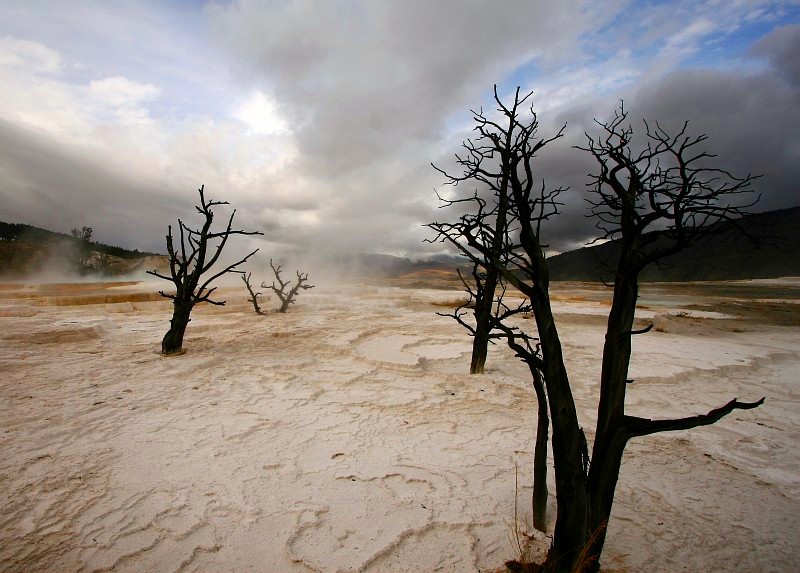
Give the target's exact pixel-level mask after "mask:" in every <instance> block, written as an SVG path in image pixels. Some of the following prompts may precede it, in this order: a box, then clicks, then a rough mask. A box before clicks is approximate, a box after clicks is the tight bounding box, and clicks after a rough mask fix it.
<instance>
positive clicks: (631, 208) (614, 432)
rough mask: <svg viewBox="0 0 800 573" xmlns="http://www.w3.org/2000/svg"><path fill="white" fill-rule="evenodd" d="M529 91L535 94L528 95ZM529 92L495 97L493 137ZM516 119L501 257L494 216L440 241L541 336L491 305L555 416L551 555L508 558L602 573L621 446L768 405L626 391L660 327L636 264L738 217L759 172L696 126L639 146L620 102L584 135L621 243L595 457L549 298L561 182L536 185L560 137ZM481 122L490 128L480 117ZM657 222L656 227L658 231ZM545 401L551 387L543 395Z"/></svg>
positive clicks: (596, 198)
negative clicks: (678, 412) (641, 351)
mask: <svg viewBox="0 0 800 573" xmlns="http://www.w3.org/2000/svg"><path fill="white" fill-rule="evenodd" d="M529 95H530V94H529ZM526 97H527V96H525V97H523V98H520V96H519V90H517V92H516V96H515V98H514V102H513V104H512V105H510V106H505V105H504V104H503V103H502V102H501V101H500V100H499V99H498V98H497V97H495V100H496V102H497V104H498V111H499V112H500V116H501V117H503V118H505V120H504V121H503V124H502V126H501V125H500V124H498V123H497V122H495V123H494V124H493V125H494V129H495V130H496V133H497V135H496V136H495V137H494V139H493V140H492V141H502V140H503V138H504V136H505V137H506V138H507V139H510V138H508V131H510V129H509V127H506V126H519V120H518V119H517V118H516V116H517V109H518V107H519V104H520V103H521V102H523V101H525V99H526ZM531 114H532V118H533V119H532V121H528V122H526V124H525V125H524V126H521V127H518V128H519V132H518V133H517V135H516V136H515V137H514V139H513V141H514V142H517V143H518V145H515V146H511V147H507V148H504V150H503V151H504V153H505V156H506V160H505V162H504V166H505V167H504V169H505V170H506V174H505V175H506V176H507V178H508V181H509V183H508V187H507V189H508V193H509V194H508V197H507V201H508V210H507V213H508V218H507V224H506V226H505V233H504V237H503V243H504V245H505V247H504V249H503V251H502V256H499V255H498V254H497V251H495V250H493V246H492V244H491V243H490V242H487V237H492V232H493V229H494V227H493V225H492V221H491V220H488V219H486V218H481V217H476V216H474V215H472V216H467V217H466V218H465V217H462V218H461V221H460V223H458V224H453V225H450V226H445V227H443V228H442V232H443V233H442V234H443V238H444V239H445V240H448V241H450V242H451V243H452V244H455V245H456V246H457V247H458V245H459V244H463V245H465V246H464V247H463V248H461V252H462V253H464V254H465V255H466V256H467V257H470V253H472V252H475V253H478V255H477V256H474V255H473V260H474V259H476V258H477V259H480V258H482V259H483V260H484V261H487V262H488V263H489V264H491V265H492V267H494V268H495V269H496V270H497V272H498V273H499V274H500V275H501V276H502V277H503V279H504V280H505V281H506V282H507V283H508V285H509V286H511V287H514V288H516V289H517V290H519V291H520V292H521V293H522V295H524V296H525V297H526V299H527V305H528V306H529V308H530V310H532V312H533V318H534V321H535V323H536V330H537V333H536V338H534V337H533V336H531V335H528V334H526V333H524V332H521V331H520V330H519V329H518V328H516V327H513V326H509V324H508V320H507V319H508V318H509V317H510V316H511V315H513V314H515V313H516V312H518V310H517V309H513V308H507V307H501V308H499V309H498V311H496V312H495V313H494V314H493V320H492V327H493V329H494V330H495V331H497V332H500V333H502V334H504V335H505V337H506V340H507V342H508V344H509V346H510V347H511V348H512V349H513V350H514V351H515V352H516V354H517V356H519V357H520V358H521V359H522V360H524V361H525V362H526V363H527V364H528V366H529V368H530V370H531V373H532V378H533V381H534V384H536V383H537V380H539V381H540V382H541V384H542V385H543V386H544V393H543V394H544V399H545V400H546V402H545V403H546V404H547V408H548V410H549V413H550V419H551V422H552V445H553V464H554V473H555V489H556V499H557V503H556V508H557V511H556V523H555V529H554V532H553V541H552V545H551V547H550V551H549V552H548V555H547V558H546V561H545V563H544V564H541V565H524V564H521V563H515V562H510V563H509V566H510V567H512V568H514V570H518V571H525V570H527V571H553V572H558V573H561V572H572V571H575V570H582V571H596V570H598V569H599V558H600V554H601V552H602V548H603V544H604V542H605V536H606V526H607V523H608V519H609V517H610V514H611V507H612V504H613V499H614V491H615V488H616V484H617V480H618V476H619V471H620V465H621V460H622V455H623V452H624V449H625V446H626V444H627V442H628V441H629V440H630V439H631V438H633V437H639V436H646V435H649V434H653V433H658V432H665V431H673V430H686V429H690V428H694V427H697V426H702V425H708V424H713V423H715V422H717V421H719V420H720V419H721V418H723V417H724V416H726V415H728V414H730V413H731V412H733V411H734V410H747V409H751V408H756V407H758V406H759V405H761V404H762V403H763V401H764V399H763V398H762V399H760V400H758V401H755V402H740V401H739V400H738V399H733V400H730V401H729V402H728V403H726V404H724V405H722V406H720V407H718V408H715V409H713V410H711V411H709V412H707V413H705V414H699V415H695V416H689V417H685V418H675V419H663V420H651V419H648V418H643V417H638V416H633V415H630V414H627V413H626V412H625V392H626V389H627V386H628V384H629V382H630V380H629V378H628V368H629V365H630V358H631V340H632V337H633V336H635V335H639V334H644V333H646V332H648V331H650V330H651V328H652V326H648V327H646V328H642V329H639V330H636V329H634V328H633V321H634V314H635V310H636V300H637V297H638V277H639V273H640V272H641V271H642V269H644V268H645V267H646V266H647V265H649V264H653V263H656V262H658V261H660V260H662V259H663V258H665V257H668V256H670V255H672V254H674V253H677V252H679V251H680V250H682V249H685V248H687V247H688V246H691V245H693V244H696V242H697V241H698V240H699V239H700V238H702V237H703V236H705V235H707V234H709V233H719V232H722V231H723V230H727V229H730V228H731V227H736V226H737V222H736V221H737V218H739V217H740V216H741V215H743V214H745V213H747V209H748V207H751V206H752V205H753V204H755V202H756V201H757V199H756V200H755V201H750V200H743V198H742V196H743V195H745V194H749V193H752V192H753V191H752V188H751V184H752V182H753V180H754V179H755V178H754V177H752V176H750V175H748V176H746V177H741V178H739V177H735V176H734V175H732V174H731V173H729V172H727V171H724V170H722V169H718V168H709V167H705V166H704V165H706V164H707V161H708V160H709V159H710V158H712V157H713V155H711V154H709V153H707V152H705V151H701V150H700V146H701V145H702V144H703V143H704V142H705V141H706V139H707V137H706V136H705V135H700V136H696V137H690V136H687V135H686V130H687V125H686V124H684V126H683V128H682V129H681V130H679V131H678V133H677V134H676V135H670V134H669V132H667V131H666V130H664V129H662V128H661V126H659V125H658V124H656V126H655V128H651V127H650V125H649V124H647V123H646V122H645V139H646V142H645V144H644V148H643V150H642V151H639V152H636V151H634V150H633V148H632V145H631V141H632V137H633V129H632V128H631V127H630V126H627V125H625V122H626V119H627V115H626V113H625V111H624V109H623V108H622V107H620V109H619V110H618V111H617V112H616V114H615V116H614V119H613V120H612V121H610V122H608V123H602V122H598V125H599V127H600V132H601V135H600V136H597V137H592V136H589V135H587V140H588V143H587V145H586V146H585V147H582V148H580V149H583V150H585V151H587V152H588V153H591V154H592V156H593V157H594V158H595V160H596V161H597V165H598V170H599V172H598V173H597V174H594V175H592V181H591V185H590V187H591V197H592V199H590V202H591V205H592V208H591V214H592V216H593V217H594V218H595V220H596V221H597V226H598V228H599V229H600V230H601V235H600V238H603V239H608V240H616V241H619V243H620V246H621V249H620V254H619V257H618V260H617V262H616V265H615V282H614V296H613V301H612V306H611V310H610V312H609V317H608V324H607V329H606V337H605V345H604V349H603V365H602V373H601V379H600V401H599V404H598V421H597V426H596V433H595V440H594V444H593V449H592V456H591V459H590V457H589V447H588V444H587V441H586V437H585V435H584V432H583V430H582V428H581V425H580V421H579V419H578V414H577V410H576V407H575V400H574V398H573V395H572V389H571V386H570V382H569V377H568V373H567V370H566V368H565V365H564V357H563V353H562V345H561V340H560V337H559V334H558V329H557V324H556V320H555V318H554V316H553V311H552V306H551V302H550V293H549V287H550V279H549V272H548V268H547V262H546V258H545V247H546V243H545V242H544V241H543V235H542V230H543V226H544V225H543V224H544V223H546V222H547V221H548V220H549V219H551V218H552V217H553V216H555V215H557V214H558V212H559V211H558V205H559V204H558V202H557V197H558V195H559V194H560V193H561V191H563V190H562V189H554V190H549V191H548V190H547V188H546V186H545V185H544V183H542V184H541V186H538V185H535V183H534V177H533V173H534V172H533V166H532V159H533V157H534V155H535V150H536V149H537V148H540V147H541V146H542V145H544V144H546V143H548V142H549V141H552V140H553V139H556V138H557V137H559V136H560V135H561V132H559V133H558V134H557V135H556V136H555V137H553V138H550V139H538V140H537V139H536V126H537V123H536V114H535V113H533V110H531ZM478 125H479V126H480V125H482V123H481V120H479V121H478ZM515 230H518V231H515ZM655 230H658V231H660V232H659V233H652V232H650V231H655ZM537 397H538V398H539V400H540V408H541V406H542V403H543V401H542V393H539V392H537Z"/></svg>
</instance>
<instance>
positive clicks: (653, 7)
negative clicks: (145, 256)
mask: <svg viewBox="0 0 800 573" xmlns="http://www.w3.org/2000/svg"><path fill="white" fill-rule="evenodd" d="M493 84H498V87H499V90H500V93H501V94H503V95H509V94H512V93H513V91H514V89H515V88H516V86H517V85H520V86H522V88H523V90H533V91H534V92H535V96H534V103H535V108H536V110H537V111H538V113H539V119H540V122H541V125H542V133H543V134H547V133H553V132H554V131H555V130H557V129H558V126H560V125H561V124H563V123H565V122H566V123H567V128H566V134H567V136H566V137H565V138H564V139H562V140H560V141H559V142H558V143H556V144H552V145H551V146H550V147H549V148H548V149H547V150H546V151H545V152H544V153H542V154H541V156H540V162H539V169H540V175H542V176H544V177H546V179H547V182H548V184H552V185H570V186H571V187H572V191H570V192H569V193H568V195H567V196H566V202H567V205H566V207H565V213H564V215H563V217H561V218H560V219H559V220H558V221H557V222H555V223H553V224H551V225H550V228H549V232H550V234H551V237H550V241H551V245H552V246H553V248H554V249H556V250H567V249H570V248H575V247H577V246H581V245H582V244H583V243H584V242H586V241H587V240H589V239H591V238H592V236H593V235H592V232H593V226H592V223H591V221H589V220H587V219H586V218H585V217H584V214H585V209H586V207H585V204H584V203H583V201H582V198H583V196H584V195H583V193H584V185H585V183H586V181H587V178H586V174H587V173H588V172H590V171H591V169H592V164H591V160H590V158H588V157H586V156H585V154H584V153H582V152H580V151H577V150H575V149H572V147H571V146H572V145H574V144H579V143H582V141H583V139H582V138H583V132H584V131H586V130H589V131H591V130H592V129H593V127H592V118H594V117H597V118H601V119H602V118H607V117H608V116H609V115H610V114H611V113H613V110H614V107H615V106H616V105H617V104H618V102H619V100H620V99H624V101H625V107H626V108H627V109H628V110H629V111H630V113H631V118H632V119H633V120H634V127H635V128H637V129H638V128H639V127H640V124H639V123H638V121H639V120H638V119H637V118H641V117H646V118H650V119H653V120H658V121H659V122H661V123H662V124H663V125H664V126H667V127H670V126H679V125H680V124H681V123H682V122H683V121H684V120H689V121H690V130H691V131H692V132H694V133H698V134H699V133H702V132H705V133H708V135H709V136H710V139H709V149H710V150H711V151H713V152H715V153H717V154H718V155H719V161H720V162H721V164H722V165H723V166H725V167H729V168H731V169H732V170H734V171H735V172H736V173H738V174H747V173H761V174H763V175H764V177H763V178H762V179H760V180H759V181H758V190H759V191H760V192H762V193H763V199H762V204H761V206H760V208H759V210H768V209H776V208H783V207H790V206H795V205H798V204H800V186H798V181H800V111H799V110H800V3H798V2H793V1H790V2H778V1H768V0H764V1H759V0H709V1H700V0H696V1H685V2H684V1H652V2H643V1H639V2H635V1H623V0H609V1H606V2H595V1H588V2H548V1H537V0H518V1H498V0H495V1H489V0H487V1H477V0H475V1H471V0H442V1H439V0H387V1H381V0H364V1H358V0H348V1H334V0H330V1H327V2H323V1H312V0H307V1H306V0H299V1H279V0H275V1H264V2H258V1H255V0H235V1H217V2H202V1H199V0H196V1H194V0H173V1H158V0H152V1H147V0H140V1H136V0H118V1H114V0H96V1H95V0H70V1H69V2H65V1H63V0H53V1H47V0H26V1H24V2H20V1H17V0H0V220H4V221H13V222H24V223H29V224H33V225H37V226H41V227H45V228H50V229H53V230H58V231H62V232H68V231H69V229H71V228H73V227H80V226H83V225H87V226H90V227H93V228H94V230H95V239H96V240H99V241H102V242H105V243H110V244H120V245H123V246H126V247H130V248H139V249H140V250H154V251H161V252H163V251H164V238H163V237H164V234H165V230H166V227H167V225H168V224H170V223H173V222H174V220H175V219H176V218H177V217H178V216H181V217H184V218H185V219H187V220H191V218H192V212H193V209H192V205H193V204H194V202H195V199H196V196H197V195H196V188H197V187H198V186H200V185H201V184H205V186H206V189H207V192H208V194H209V195H210V196H211V197H213V198H215V199H224V200H228V201H230V202H231V203H232V205H233V206H234V207H237V208H238V213H237V219H238V220H239V223H240V225H242V226H243V227H245V228H247V229H248V230H261V231H263V232H264V233H265V238H264V240H263V241H262V244H261V247H262V251H263V252H265V253H266V254H271V253H276V254H280V253H282V252H286V251H293V250H301V251H302V250H304V251H314V252H325V251H327V250H339V251H347V252H377V253H390V254H398V255H420V254H425V253H426V252H433V251H437V250H441V246H438V245H430V244H426V243H423V242H422V241H423V239H424V238H426V237H429V236H430V233H429V232H428V231H427V230H426V229H425V228H424V227H423V225H424V223H427V222H430V221H433V220H435V219H442V218H444V215H443V213H442V212H441V211H437V209H436V207H437V201H436V197H435V194H434V189H435V188H438V187H440V186H441V184H442V183H443V179H442V176H441V175H440V174H438V173H437V172H436V171H434V170H433V168H431V166H430V163H431V162H434V163H436V164H437V165H439V166H442V167H444V168H448V167H452V166H453V164H452V154H453V152H454V151H456V150H457V147H458V145H459V143H460V142H461V141H462V140H463V139H464V138H465V137H468V136H469V135H470V133H469V130H470V129H471V127H472V126H471V124H470V119H471V116H470V114H469V109H470V108H478V107H480V106H482V105H483V106H490V103H491V102H490V95H491V91H492V85H493Z"/></svg>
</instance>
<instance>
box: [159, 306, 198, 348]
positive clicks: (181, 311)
mask: <svg viewBox="0 0 800 573" xmlns="http://www.w3.org/2000/svg"><path fill="white" fill-rule="evenodd" d="M192 306H193V305H192V304H189V303H186V302H184V301H181V300H178V299H175V300H174V301H173V310H172V320H171V321H170V323H169V330H168V331H167V333H166V334H165V335H164V339H163V340H162V341H161V352H162V354H177V353H179V352H180V351H181V350H183V335H184V334H185V333H186V326H187V325H188V324H189V321H190V320H191V318H190V315H191V312H192Z"/></svg>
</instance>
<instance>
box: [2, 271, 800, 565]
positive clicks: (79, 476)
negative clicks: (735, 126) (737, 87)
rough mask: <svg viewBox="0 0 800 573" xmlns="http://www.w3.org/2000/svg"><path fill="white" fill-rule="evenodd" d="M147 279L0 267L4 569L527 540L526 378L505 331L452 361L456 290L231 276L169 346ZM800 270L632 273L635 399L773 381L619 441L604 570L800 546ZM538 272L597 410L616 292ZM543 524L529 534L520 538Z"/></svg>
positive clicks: (215, 561) (748, 557)
mask: <svg viewBox="0 0 800 573" xmlns="http://www.w3.org/2000/svg"><path fill="white" fill-rule="evenodd" d="M161 286H163V285H157V284H155V283H147V282H129V283H86V284H80V285H77V284H34V283H29V284H25V283H2V284H0V332H1V333H2V334H0V336H2V339H3V342H2V345H1V346H0V372H2V376H0V435H1V436H2V438H1V439H0V484H1V487H0V496H1V497H0V570H2V571H6V572H11V571H19V572H33V571H59V572H72V571H74V572H89V571H93V572H94V571H110V570H114V571H163V572H167V571H272V572H289V571H320V572H345V571H347V572H350V571H375V572H378V571H380V572H401V571H409V572H412V571H413V572H428V571H451V572H461V571H496V570H500V569H501V568H502V566H503V563H504V562H505V561H506V560H508V559H513V558H517V557H518V555H517V549H516V542H515V541H514V534H513V531H514V529H515V527H514V523H515V497H516V500H517V515H516V519H517V521H518V526H517V529H519V528H522V529H523V530H524V531H526V532H530V531H532V528H531V526H530V525H529V522H530V495H531V481H532V477H531V458H532V451H533V440H534V431H535V430H534V429H535V423H536V417H535V413H536V404H535V396H534V393H533V389H532V387H531V384H530V374H529V372H528V370H527V367H526V366H525V364H523V363H521V362H519V361H518V360H517V359H516V358H515V357H514V356H513V355H512V354H511V353H510V351H509V350H508V349H507V348H505V346H504V345H503V344H498V345H496V346H494V347H492V348H491V349H490V354H489V360H488V362H487V372H486V374H484V375H482V376H469V375H468V374H467V373H466V372H467V370H468V366H469V364H468V360H469V352H470V339H469V338H468V337H467V335H466V333H465V331H463V330H462V329H461V328H460V327H459V326H458V325H457V324H456V323H455V322H454V321H452V320H449V319H447V318H443V317H439V316H437V315H436V314H435V312H436V311H443V310H446V309H447V307H446V305H447V304H450V303H455V301H457V300H458V299H459V298H460V297H461V293H459V292H457V291H452V290H451V291H447V290H436V289H403V288H397V287H395V286H389V285H386V286H362V285H357V284H349V285H327V286H326V285H324V284H321V285H319V286H318V287H317V288H316V289H314V290H313V291H309V292H307V293H305V294H304V295H303V296H302V297H301V298H300V299H298V303H297V305H296V306H294V307H292V308H291V310H290V311H289V312H288V313H287V314H283V315H280V314H274V313H270V314H268V315H267V316H258V315H256V314H255V313H254V312H253V309H252V307H251V306H249V304H248V303H247V301H246V297H245V292H244V289H243V288H239V287H232V286H231V287H226V288H225V289H222V291H223V292H222V295H221V297H220V298H223V299H227V301H228V303H227V305H226V306H224V307H219V308H218V307H208V306H207V305H201V306H199V307H198V308H197V309H196V311H195V312H194V313H193V314H192V322H191V323H190V325H189V328H188V330H187V336H186V341H185V345H184V347H185V349H186V353H185V354H182V355H180V356H171V357H165V356H162V355H161V354H160V353H159V351H160V346H159V343H160V340H161V337H162V336H163V334H164V332H166V328H167V326H168V320H169V317H170V310H171V309H170V303H169V301H166V300H163V299H160V297H159V296H158V295H157V294H156V291H157V290H158V288H161ZM797 287H798V281H791V280H789V281H785V280H784V281H762V282H753V283H724V284H722V285H690V286H689V285H650V286H646V287H645V288H644V289H643V290H644V296H643V297H642V299H641V301H640V302H641V305H640V308H639V311H638V313H637V316H638V317H639V319H640V321H641V323H642V324H645V322H646V321H652V322H653V323H654V324H655V328H654V330H653V331H651V332H650V333H649V334H647V335H644V336H639V337H636V339H635V341H634V344H635V347H634V361H633V368H632V370H633V372H632V377H633V378H634V379H635V382H634V383H633V384H632V385H630V387H629V397H628V404H629V406H628V409H629V411H630V412H632V413H635V414H637V415H640V416H647V417H667V416H687V415H691V414H692V413H703V412H706V411H708V410H709V409H711V408H714V407H717V406H719V405H721V404H724V403H725V402H727V401H728V400H730V399H731V398H733V397H739V398H741V399H743V400H756V399H758V398H760V397H762V396H764V397H766V402H765V404H764V405H763V406H762V407H760V408H757V409H755V410H749V411H737V412H734V413H733V414H732V415H730V416H729V417H727V418H725V419H724V420H722V421H721V422H720V423H718V424H716V425H714V426H708V427H704V428H698V429H695V430H692V431H688V432H675V433H670V434H661V435H659V436H654V437H649V438H640V439H636V440H634V441H633V442H632V443H631V444H630V445H629V447H628V449H627V451H626V453H625V458H624V462H623V467H622V472H621V478H620V485H619V487H618V489H617V494H616V501H615V505H614V510H613V515H612V520H611V523H610V525H609V531H608V541H607V545H606V549H605V551H604V553H603V558H602V562H603V570H605V571H631V572H633V571H636V572H662V571H663V572H674V571H733V570H736V571H740V572H744V571H749V572H767V571H774V572H780V571H791V570H797V569H799V568H800V547H799V546H798V544H797V529H798V526H800V517H799V516H800V452H799V451H798V449H797V444H798V442H799V440H800V407H799V406H800V387H798V373H800V326H799V322H798V317H800V312H798V311H800V306H798V303H800V297H798V296H795V295H791V296H788V297H787V294H786V293H787V292H789V293H795V294H796V293H797V292H798V290H797ZM554 293H555V296H554V298H555V300H556V304H555V310H556V318H557V320H558V326H559V329H560V333H561V337H562V340H563V342H564V351H565V355H566V361H567V368H568V370H569V373H570V376H571V379H572V380H573V388H574V392H575V397H576V401H577V404H578V408H579V414H580V417H581V422H582V423H583V425H584V427H585V428H586V429H587V430H590V429H591V428H593V427H594V420H595V409H596V401H597V397H598V385H597V382H596V381H597V380H598V378H599V368H600V359H601V348H602V342H603V340H602V339H603V333H604V326H605V322H604V321H605V312H606V311H607V310H608V306H607V297H608V292H607V291H606V290H605V289H602V288H601V287H599V286H595V285H587V284H578V283H574V284H562V285H556V286H555V288H554ZM263 306H266V307H267V308H274V306H275V300H274V297H273V299H272V300H268V301H266V303H265V304H264V305H263ZM518 320H519V324H520V325H523V326H528V324H530V328H533V321H525V320H524V319H518ZM587 437H588V439H589V441H590V442H591V439H592V436H591V434H590V435H588V436H587ZM515 475H516V479H517V481H518V483H516V485H515ZM550 483H551V486H552V483H553V482H552V477H551V479H550ZM550 501H551V507H554V505H553V504H554V501H555V500H554V495H553V494H552V492H551V500H550ZM550 513H551V514H552V513H553V512H552V511H551V512H550ZM526 523H527V525H526ZM523 540H524V539H523ZM548 543H549V541H548V539H547V538H546V537H545V536H544V535H542V534H540V533H537V534H536V541H535V542H534V543H533V544H532V547H531V548H530V551H531V553H532V554H535V555H542V554H543V553H544V552H545V551H546V549H547V546H548Z"/></svg>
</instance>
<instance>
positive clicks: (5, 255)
mask: <svg viewBox="0 0 800 573" xmlns="http://www.w3.org/2000/svg"><path fill="white" fill-rule="evenodd" d="M78 258H80V259H82V260H81V263H82V264H81V265H76V260H77V259H78ZM165 260H166V257H165V256H164V255H160V254H158V253H149V252H142V251H139V250H137V249H134V250H130V249H124V248H122V247H117V246H114V245H106V244H105V243H98V242H96V241H90V242H89V243H88V244H86V243H83V242H82V241H81V240H80V239H77V238H75V237H73V236H72V235H67V234H65V233H57V232H55V231H50V230H47V229H42V228H40V227H34V226H33V225H25V224H22V223H6V222H3V221H0V275H2V276H6V277H9V276H14V277H19V276H25V275H30V274H33V273H39V272H55V273H60V272H66V273H75V272H78V273H79V274H85V273H87V272H93V273H101V274H104V275H120V274H126V273H130V272H133V271H135V270H139V269H140V268H154V267H159V268H160V267H162V266H163V265H164V261H165Z"/></svg>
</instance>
